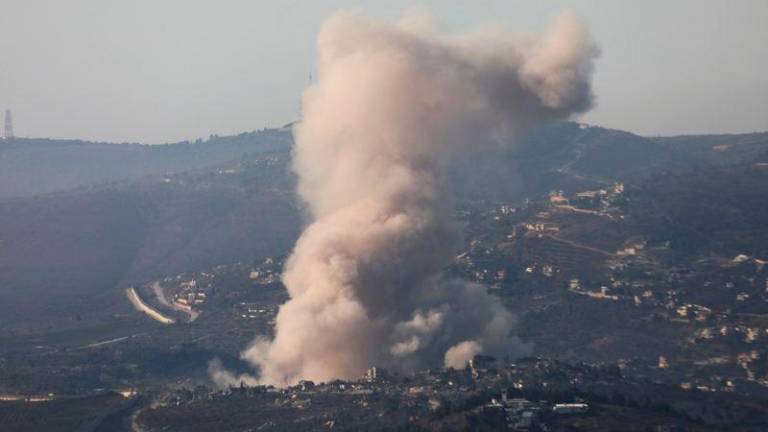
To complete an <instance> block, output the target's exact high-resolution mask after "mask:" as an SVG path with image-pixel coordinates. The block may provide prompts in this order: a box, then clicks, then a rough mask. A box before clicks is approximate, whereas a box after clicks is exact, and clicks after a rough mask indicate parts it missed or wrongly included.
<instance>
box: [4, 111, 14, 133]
mask: <svg viewBox="0 0 768 432" xmlns="http://www.w3.org/2000/svg"><path fill="white" fill-rule="evenodd" d="M3 136H4V137H5V139H7V140H9V139H13V117H11V110H9V109H7V110H5V134H4V135H3Z"/></svg>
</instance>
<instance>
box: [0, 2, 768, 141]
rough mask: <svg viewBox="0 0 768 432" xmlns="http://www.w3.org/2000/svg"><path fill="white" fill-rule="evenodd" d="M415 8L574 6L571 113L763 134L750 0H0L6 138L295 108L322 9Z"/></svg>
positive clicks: (192, 130) (163, 132) (159, 136)
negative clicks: (594, 49) (589, 62)
mask: <svg viewBox="0 0 768 432" xmlns="http://www.w3.org/2000/svg"><path fill="white" fill-rule="evenodd" d="M414 6H422V7H425V8H426V9H428V10H430V11H431V12H432V13H433V14H434V15H435V16H436V17H437V18H438V20H439V21H440V22H442V23H443V24H444V27H445V28H446V29H448V30H449V31H452V32H458V31H462V30H463V29H468V28H472V27H474V26H476V25H480V24H483V23H493V24H503V25H505V26H507V27H509V28H512V29H517V30H522V31H541V30H543V29H544V28H545V27H546V25H547V23H548V22H549V20H550V19H551V18H552V17H553V16H555V15H556V14H557V13H558V11H559V10H561V9H563V8H569V9H572V10H574V11H575V12H576V13H578V14H579V15H581V16H582V17H583V18H584V19H585V20H586V21H587V22H588V23H589V25H590V27H591V29H592V33H593V36H594V38H595V39H596V41H597V42H598V44H599V45H600V46H601V48H602V50H603V55H602V57H601V58H600V60H599V61H598V63H597V71H596V75H595V92H596V94H597V98H598V106H597V107H596V108H595V109H594V110H593V111H592V112H590V113H588V114H586V115H585V116H583V117H582V119H581V120H582V121H586V122H589V123H593V124H599V125H603V126H606V127H614V128H620V129H626V130H630V131H633V132H637V133H640V134H646V135H649V134H652V135H659V134H680V133H711V132H749V131H756V130H768V25H767V24H766V23H768V1H765V0H752V1H750V0H734V1H709V0H666V1H636V0H603V1H588V0H583V1H555V0H550V1H547V0H528V1H522V0H518V1H513V0H472V1H446V0H444V1H422V2H413V1H400V0H386V1H356V2H353V1H344V0H304V1H291V0H282V1H280V0H262V1H256V0H251V1H248V0H121V1H118V0H66V1H61V0H47V1H46V0H0V108H11V109H12V110H13V111H14V115H15V121H16V125H15V126H16V133H17V135H20V136H51V137H77V138H85V139H93V140H108V141H140V142H153V143H156V142H167V141H177V140H181V139H194V138H196V137H207V136H208V135H209V134H212V133H217V134H222V135H223V134H233V133H239V132H242V131H247V130H253V129H258V128H261V127H265V126H280V125H282V124H284V123H287V122H289V121H291V120H293V119H295V118H296V116H297V114H298V106H299V102H298V101H299V95H300V93H301V91H302V88H303V87H304V86H305V85H306V84H307V76H308V74H309V72H310V71H311V70H312V68H313V64H314V55H315V53H314V36H315V33H316V32H317V30H318V28H319V26H320V24H321V22H322V20H323V19H324V17H326V16H328V15H329V14H331V13H332V12H334V11H335V10H337V9H339V8H349V7H357V8H360V9H362V10H363V11H364V12H365V13H367V14H369V15H371V16H374V17H380V18H383V19H396V18H397V17H398V16H399V15H400V14H401V13H402V12H403V11H404V10H406V9H408V8H410V7H414Z"/></svg>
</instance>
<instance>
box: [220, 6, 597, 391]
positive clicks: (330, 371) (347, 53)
mask: <svg viewBox="0 0 768 432" xmlns="http://www.w3.org/2000/svg"><path fill="white" fill-rule="evenodd" d="M318 52H319V64H318V72H319V79H318V81H317V82H316V83H315V84H314V85H312V86H311V87H310V88H309V89H307V90H306V92H305V94H304V99H303V110H304V112H303V118H302V120H301V122H300V123H299V124H298V125H297V126H296V128H295V137H296V147H295V153H294V159H293V164H294V165H293V168H294V170H295V171H296V173H297V174H298V177H299V187H298V192H299V195H300V197H301V198H302V199H303V200H304V202H305V203H306V205H307V208H308V212H309V216H310V218H311V224H310V225H309V226H308V228H307V229H306V230H305V231H304V233H303V234H302V236H301V237H300V239H299V240H298V242H297V244H296V247H295V250H294V251H293V254H292V256H291V257H290V258H289V259H288V261H287V263H286V266H285V272H284V274H283V281H284V283H285V286H286V287H287V289H288V292H289V294H290V300H289V301H288V302H287V303H285V304H284V305H282V307H281V308H280V311H279V313H278V315H277V326H276V333H275V336H274V339H273V340H267V339H261V338H259V339H257V340H255V341H254V343H253V344H252V345H251V346H250V347H249V348H248V349H247V350H246V351H244V352H243V358H244V359H246V360H248V361H249V362H250V363H251V364H252V365H254V366H255V367H258V369H260V371H261V376H260V381H261V382H262V383H266V384H274V385H277V386H285V385H290V384H293V383H296V382H297V381H299V380H302V379H310V380H315V381H328V380H331V379H334V378H355V377H359V376H360V375H361V374H362V373H364V371H365V370H366V369H367V368H369V367H370V366H373V365H377V366H383V367H389V368H393V369H396V370H401V371H407V370H412V369H414V368H417V367H421V366H435V365H446V366H450V367H463V366H464V365H465V364H466V362H467V361H468V360H469V359H471V358H472V356H474V355H475V354H478V353H487V354H491V355H494V354H505V353H512V354H521V353H525V352H526V350H528V349H529V347H528V346H526V345H525V344H523V343H522V342H520V341H519V340H518V339H517V338H515V337H513V336H511V334H510V333H511V330H512V327H513V326H514V323H515V319H514V317H513V316H512V315H511V314H510V313H509V312H507V311H506V310H505V308H504V307H503V306H501V305H500V304H499V303H498V301H497V300H496V299H495V298H494V297H492V296H490V295H488V294H487V292H486V290H485V288H484V287H482V286H480V285H477V284H474V283H468V282H466V281H461V280H453V279H448V278H445V277H443V276H442V275H441V272H442V270H443V269H444V268H445V267H446V266H447V265H449V264H450V263H451V260H452V257H453V255H454V253H455V251H456V248H457V244H458V241H459V235H458V233H459V230H458V229H457V228H458V227H457V225H456V223H455V222H454V220H453V217H452V206H451V200H452V198H451V191H450V190H448V189H449V188H448V187H447V182H446V178H445V176H446V172H445V171H446V167H447V164H448V162H449V161H450V160H451V159H455V158H457V157H461V155H462V154H468V153H469V152H482V151H484V149H490V148H492V147H493V146H500V145H510V142H512V141H513V139H514V136H515V134H517V133H519V132H520V131H521V130H523V129H524V128H528V127H531V126H534V125H537V124H540V123H542V122H545V121H548V120H554V119H561V118H566V117H568V116H570V115H572V114H574V113H578V112H582V111H585V110H586V109H588V108H589V107H590V106H591V104H592V92H591V87H590V79H591V75H592V67H593V60H594V58H595V56H596V54H597V49H596V48H595V46H594V45H593V44H592V42H591V40H590V38H589V36H588V32H587V30H586V28H585V26H584V25H583V24H582V23H581V22H580V21H579V20H578V19H576V18H575V17H574V16H572V15H570V14H567V13H566V14H563V15H561V16H560V17H559V18H558V19H557V20H556V21H555V23H554V24H553V26H552V28H551V29H550V30H549V32H548V33H546V34H545V35H543V36H540V37H537V36H531V35H518V34H511V33H509V32H506V31H503V30H498V29H495V30H484V31H479V32H475V33H472V34H469V35H461V36H446V35H441V34H440V33H439V31H438V30H437V29H436V26H435V25H434V24H433V23H432V22H431V20H430V19H429V17H427V16H426V15H424V14H412V15H409V16H408V17H406V18H405V19H403V20H402V21H401V22H399V23H398V24H395V25H389V24H384V23H380V22H375V21H371V20H369V19H366V18H364V17H363V16H361V15H359V14H357V13H349V12H343V13H338V14H336V15H335V16H333V17H331V18H330V19H329V20H328V21H327V22H326V23H325V24H324V25H323V27H322V30H321V31H320V34H319V36H318ZM227 378H230V377H227Z"/></svg>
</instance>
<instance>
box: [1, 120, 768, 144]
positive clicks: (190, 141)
mask: <svg viewBox="0 0 768 432" xmlns="http://www.w3.org/2000/svg"><path fill="white" fill-rule="evenodd" d="M297 122H298V120H294V121H291V122H288V123H286V124H284V125H283V126H279V127H270V126H264V127H262V128H258V129H252V130H246V131H243V132H239V133H231V134H228V135H220V134H218V133H212V134H210V135H208V137H197V138H192V139H186V140H179V141H166V142H155V143H150V142H139V141H109V140H98V139H87V138H66V137H45V136H38V137H31V136H19V135H18V134H15V135H14V136H13V137H12V138H5V137H0V142H4V141H11V140H49V141H80V142H83V143H88V144H106V145H143V146H164V145H176V144H193V143H196V142H198V141H202V142H205V141H210V140H211V139H212V138H230V137H236V136H239V135H244V134H252V133H259V132H265V131H279V130H286V129H290V128H292V127H293V125H294V124H296V123H297ZM560 123H574V124H578V125H584V126H587V127H596V128H600V129H606V130H614V131H619V132H624V133H629V134H632V135H635V136H639V137H642V138H678V137H694V136H728V135H731V136H732V135H759V134H765V133H768V129H764V130H754V131H749V132H710V133H700V132H693V133H677V134H670V135H666V134H658V135H653V134H649V135H646V134H640V133H636V132H632V131H630V130H627V129H620V128H616V127H607V126H602V125H598V124H594V123H587V122H580V121H575V120H566V121H563V122H560ZM553 124H555V123H553Z"/></svg>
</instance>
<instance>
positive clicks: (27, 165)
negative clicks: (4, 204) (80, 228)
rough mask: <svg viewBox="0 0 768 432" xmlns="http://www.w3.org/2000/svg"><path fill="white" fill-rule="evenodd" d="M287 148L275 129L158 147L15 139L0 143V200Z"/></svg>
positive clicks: (282, 134)
mask: <svg viewBox="0 0 768 432" xmlns="http://www.w3.org/2000/svg"><path fill="white" fill-rule="evenodd" d="M290 144H291V139H290V132H289V131H285V130H281V129H266V130H263V131H259V132H249V133H243V134H240V135H235V136H230V137H218V136H212V137H211V138H209V139H208V140H205V141H203V140H198V141H195V142H181V143H175V144H162V145H142V144H110V143H94V142H88V141H78V140H49V139H27V138H15V139H13V140H6V141H0V198H3V197H22V196H31V195H36V194H41V193H49V192H55V191H62V190H66V189H72V188H76V187H81V186H87V185H94V184H99V183H104V182H110V181H118V180H130V179H138V178H140V177H143V176H147V175H155V174H170V173H178V172H183V171H188V170H191V169H197V168H203V167H210V166H214V165H217V164H220V163H223V162H226V161H230V160H233V159H237V158H239V157H241V156H243V155H247V154H259V153H263V152H269V151H274V150H276V149H282V150H287V149H288V148H289V147H290Z"/></svg>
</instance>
